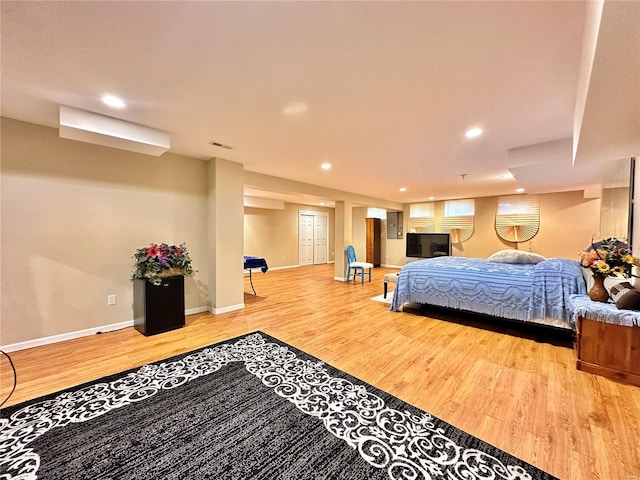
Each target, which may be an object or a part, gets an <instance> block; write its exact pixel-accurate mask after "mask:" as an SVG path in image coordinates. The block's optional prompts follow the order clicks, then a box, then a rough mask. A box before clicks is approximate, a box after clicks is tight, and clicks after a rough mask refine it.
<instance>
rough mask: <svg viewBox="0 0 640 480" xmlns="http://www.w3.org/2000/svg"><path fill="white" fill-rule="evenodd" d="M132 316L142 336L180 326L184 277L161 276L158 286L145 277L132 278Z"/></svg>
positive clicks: (182, 316) (181, 321)
mask: <svg viewBox="0 0 640 480" xmlns="http://www.w3.org/2000/svg"><path fill="white" fill-rule="evenodd" d="M133 316H134V317H133V318H134V326H135V328H136V329H137V330H139V331H140V332H142V333H143V334H144V335H155V334H156V333H162V332H168V331H169V330H175V329H176V328H181V327H183V326H184V277H183V276H182V275H176V276H174V277H166V278H163V279H162V283H161V284H160V285H158V286H156V285H154V284H152V283H150V282H149V281H148V280H140V279H136V280H134V281H133Z"/></svg>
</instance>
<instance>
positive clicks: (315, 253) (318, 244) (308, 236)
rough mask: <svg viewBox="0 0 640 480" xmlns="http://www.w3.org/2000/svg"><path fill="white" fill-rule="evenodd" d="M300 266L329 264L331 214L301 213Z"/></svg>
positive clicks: (299, 215) (299, 222)
mask: <svg viewBox="0 0 640 480" xmlns="http://www.w3.org/2000/svg"><path fill="white" fill-rule="evenodd" d="M298 225H299V226H298V231H299V235H298V244H299V252H300V253H299V256H300V258H299V261H298V263H299V265H315V264H319V263H328V262H329V253H328V251H329V214H327V213H320V212H310V211H309V212H299V214H298Z"/></svg>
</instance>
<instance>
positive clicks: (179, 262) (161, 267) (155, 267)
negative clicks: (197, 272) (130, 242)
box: [131, 243, 194, 285]
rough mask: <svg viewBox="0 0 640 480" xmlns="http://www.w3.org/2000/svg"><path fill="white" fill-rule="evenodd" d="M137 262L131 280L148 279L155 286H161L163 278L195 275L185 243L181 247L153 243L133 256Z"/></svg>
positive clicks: (138, 250)
mask: <svg viewBox="0 0 640 480" xmlns="http://www.w3.org/2000/svg"><path fill="white" fill-rule="evenodd" d="M133 258H134V260H135V262H134V264H133V271H132V272H131V280H132V281H133V280H135V279H136V278H141V279H148V280H149V281H150V282H151V283H152V284H154V285H160V282H161V280H160V279H161V278H163V277H169V276H172V275H185V276H190V275H193V272H194V270H193V267H192V266H191V257H189V253H188V252H187V247H186V245H185V244H184V243H183V244H181V245H179V246H176V245H168V244H166V243H162V244H160V245H157V244H155V243H152V244H151V245H149V246H148V247H143V248H138V249H137V250H136V253H134V254H133Z"/></svg>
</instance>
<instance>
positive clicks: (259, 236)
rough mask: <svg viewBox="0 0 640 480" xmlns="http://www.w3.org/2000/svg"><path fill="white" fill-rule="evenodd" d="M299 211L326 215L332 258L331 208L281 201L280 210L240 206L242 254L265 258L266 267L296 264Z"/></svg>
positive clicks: (330, 256)
mask: <svg viewBox="0 0 640 480" xmlns="http://www.w3.org/2000/svg"><path fill="white" fill-rule="evenodd" d="M299 212H320V213H327V214H328V215H329V222H328V223H329V261H330V262H332V261H334V260H335V235H334V232H335V215H334V209H333V208H324V207H314V206H310V205H299V204H294V203H285V204H284V209H283V210H271V209H266V208H253V207H245V208H244V254H245V255H255V256H257V257H263V258H265V259H266V260H267V263H268V265H269V268H274V267H289V266H293V265H298V263H299V261H298V254H299V252H298V213H299Z"/></svg>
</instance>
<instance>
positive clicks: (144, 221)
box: [0, 119, 208, 345]
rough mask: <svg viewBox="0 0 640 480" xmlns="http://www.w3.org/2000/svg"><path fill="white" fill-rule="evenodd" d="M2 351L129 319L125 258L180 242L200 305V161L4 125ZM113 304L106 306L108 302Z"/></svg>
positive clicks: (188, 302)
mask: <svg viewBox="0 0 640 480" xmlns="http://www.w3.org/2000/svg"><path fill="white" fill-rule="evenodd" d="M1 133H2V151H1V154H2V170H1V173H2V177H1V186H2V193H1V195H2V219H1V220H2V233H1V249H2V255H1V262H2V263H1V275H2V292H1V304H2V305H1V307H0V308H1V310H0V314H1V318H0V320H1V324H0V344H2V345H8V344H12V343H18V342H21V341H26V340H31V339H37V338H42V337H47V336H52V335H57V334H62V333H67V332H73V331H78V330H83V329H89V328H93V327H100V326H104V325H109V324H114V323H119V322H125V321H130V320H132V318H133V312H132V301H133V296H132V286H131V283H130V282H129V276H130V272H131V267H132V258H131V256H132V255H133V253H134V252H135V249H136V248H139V247H142V246H145V245H148V244H149V243H151V242H156V243H159V242H167V243H172V244H178V243H182V242H186V244H187V248H188V250H189V253H190V255H191V257H192V259H193V265H194V268H195V269H197V270H199V271H198V272H197V273H196V276H195V277H194V278H187V279H186V282H185V306H186V308H187V309H191V308H197V307H202V306H205V305H206V290H207V284H206V282H207V275H208V271H207V270H208V269H207V265H208V259H207V253H208V252H207V249H206V248H205V247H206V244H205V234H204V232H205V230H204V228H203V225H204V224H205V222H206V194H207V175H206V165H207V162H205V161H201V160H196V159H192V158H187V157H182V156H178V155H173V154H169V153H166V154H164V155H162V156H161V157H151V156H148V155H142V154H136V153H130V152H125V151H121V150H115V149H110V148H106V147H100V146H95V145H90V144H86V143H81V142H75V141H71V140H64V139H60V138H59V137H58V132H57V130H56V129H53V128H47V127H41V126H36V125H33V124H29V123H24V122H18V121H15V120H9V119H2V132H1ZM109 294H116V295H117V304H116V305H113V306H107V295H109Z"/></svg>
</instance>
